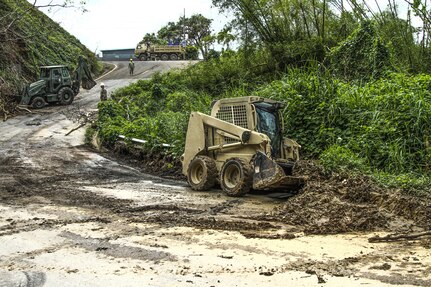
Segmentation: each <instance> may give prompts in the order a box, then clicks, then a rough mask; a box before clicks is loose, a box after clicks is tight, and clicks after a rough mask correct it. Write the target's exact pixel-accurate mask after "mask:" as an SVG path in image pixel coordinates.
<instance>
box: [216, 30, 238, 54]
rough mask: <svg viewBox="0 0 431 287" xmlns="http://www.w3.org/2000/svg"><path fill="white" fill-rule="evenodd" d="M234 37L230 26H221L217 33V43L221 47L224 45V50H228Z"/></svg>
mask: <svg viewBox="0 0 431 287" xmlns="http://www.w3.org/2000/svg"><path fill="white" fill-rule="evenodd" d="M235 39H236V37H235V35H233V34H232V26H227V27H225V28H223V30H221V31H220V32H218V34H217V43H218V44H222V45H223V48H225V47H226V50H230V43H231V42H232V41H235Z"/></svg>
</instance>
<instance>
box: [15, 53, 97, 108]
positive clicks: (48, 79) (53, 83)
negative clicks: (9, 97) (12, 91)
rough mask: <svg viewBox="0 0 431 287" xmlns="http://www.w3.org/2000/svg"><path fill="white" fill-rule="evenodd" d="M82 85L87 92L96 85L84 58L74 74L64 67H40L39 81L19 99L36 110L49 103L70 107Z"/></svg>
mask: <svg viewBox="0 0 431 287" xmlns="http://www.w3.org/2000/svg"><path fill="white" fill-rule="evenodd" d="M81 85H82V88H84V89H86V90H90V89H91V88H93V87H94V86H95V85H96V82H95V81H94V80H93V78H92V76H91V73H90V70H89V69H88V66H87V63H86V61H85V60H84V58H83V57H79V60H78V66H77V68H76V69H75V70H74V71H73V73H72V74H71V73H70V71H69V68H68V67H67V66H64V65H55V66H42V67H40V76H39V80H38V81H36V82H34V83H31V84H30V85H27V86H25V87H24V88H23V89H22V91H21V93H20V95H19V96H18V98H17V99H18V101H19V103H20V104H21V105H31V106H32V107H33V108H36V109H40V108H43V107H44V106H46V105H47V104H49V103H60V104H63V105H70V104H71V103H72V102H73V100H74V98H75V96H76V95H77V94H78V93H79V90H80V87H81Z"/></svg>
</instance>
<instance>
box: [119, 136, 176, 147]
mask: <svg viewBox="0 0 431 287" xmlns="http://www.w3.org/2000/svg"><path fill="white" fill-rule="evenodd" d="M118 138H119V139H122V140H130V141H131V142H133V143H137V144H146V143H147V142H148V141H146V140H141V139H137V138H128V137H126V136H123V135H118ZM161 146H162V147H166V148H169V147H173V145H170V144H166V143H164V144H161Z"/></svg>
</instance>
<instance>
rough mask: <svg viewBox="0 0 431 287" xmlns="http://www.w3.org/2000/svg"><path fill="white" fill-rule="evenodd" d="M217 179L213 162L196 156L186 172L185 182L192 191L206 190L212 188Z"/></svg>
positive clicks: (206, 157)
mask: <svg viewBox="0 0 431 287" xmlns="http://www.w3.org/2000/svg"><path fill="white" fill-rule="evenodd" d="M216 179H217V167H216V163H215V161H214V160H213V159H212V158H210V157H208V156H197V157H195V158H194V159H193V160H192V162H191V163H190V165H189V168H188V170H187V181H188V182H189V184H190V187H191V188H192V189H193V190H199V191H202V190H208V189H210V188H211V187H213V186H214V184H215V182H216Z"/></svg>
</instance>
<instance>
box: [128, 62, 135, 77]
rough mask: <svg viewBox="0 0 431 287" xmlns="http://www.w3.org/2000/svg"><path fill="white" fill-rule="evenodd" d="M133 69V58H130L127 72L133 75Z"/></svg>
mask: <svg viewBox="0 0 431 287" xmlns="http://www.w3.org/2000/svg"><path fill="white" fill-rule="evenodd" d="M134 70H135V63H134V62H133V59H130V62H129V74H130V75H133V71H134Z"/></svg>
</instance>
